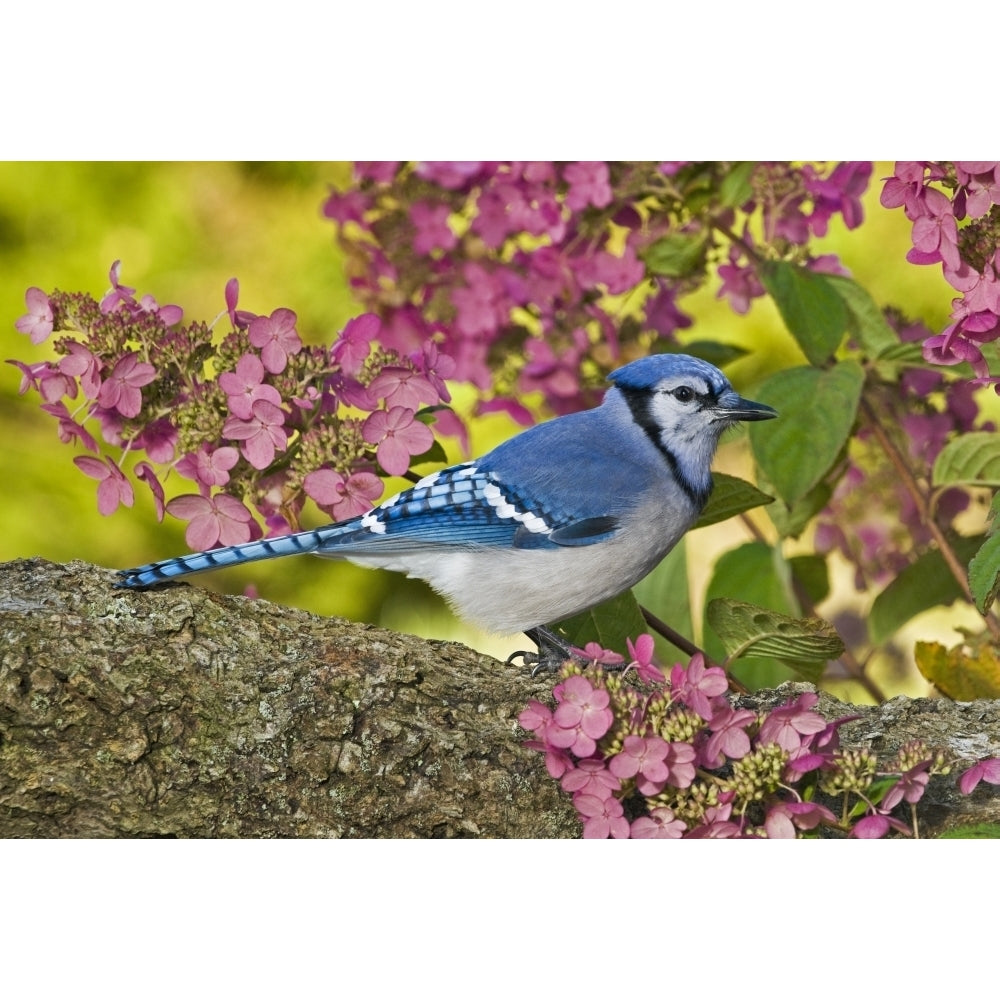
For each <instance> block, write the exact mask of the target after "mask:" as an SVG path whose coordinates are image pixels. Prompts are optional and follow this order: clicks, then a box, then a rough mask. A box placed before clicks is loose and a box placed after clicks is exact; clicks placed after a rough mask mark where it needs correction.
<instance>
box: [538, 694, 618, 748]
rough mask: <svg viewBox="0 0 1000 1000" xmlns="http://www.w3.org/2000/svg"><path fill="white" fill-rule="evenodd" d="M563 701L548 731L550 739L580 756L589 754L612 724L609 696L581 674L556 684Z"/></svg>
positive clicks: (557, 745)
mask: <svg viewBox="0 0 1000 1000" xmlns="http://www.w3.org/2000/svg"><path fill="white" fill-rule="evenodd" d="M555 695H556V698H557V699H559V701H560V704H559V706H558V707H557V708H556V710H555V713H554V714H553V716H552V722H553V724H552V726H550V727H549V728H548V730H547V731H546V739H547V740H548V742H549V743H550V744H551V745H552V746H554V747H556V748H558V749H560V750H569V751H570V752H571V753H573V754H575V755H576V756H577V757H580V758H583V757H589V756H591V755H592V754H593V753H594V751H595V750H596V749H597V743H596V741H597V740H599V739H600V738H601V737H602V736H604V734H605V733H606V732H607V731H608V730H609V729H610V728H611V724H612V723H613V722H614V714H613V713H612V711H611V709H610V708H608V704H609V703H610V700H611V699H610V697H609V696H608V692H607V691H605V690H604V689H603V688H594V687H593V686H592V685H591V683H590V681H588V680H587V679H586V678H585V677H581V676H580V675H578V674H575V675H573V676H572V677H569V678H567V679H566V680H565V681H564V682H563V683H562V684H558V685H557V686H556V688H555Z"/></svg>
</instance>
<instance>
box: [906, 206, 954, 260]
mask: <svg viewBox="0 0 1000 1000" xmlns="http://www.w3.org/2000/svg"><path fill="white" fill-rule="evenodd" d="M924 207H925V209H926V214H925V215H921V216H920V217H919V218H917V219H916V220H915V221H914V223H913V250H911V251H910V252H909V253H908V254H907V255H906V259H907V260H908V261H910V263H912V264H933V263H935V262H937V261H943V262H944V264H945V266H946V267H948V268H949V269H951V270H952V271H957V270H958V267H959V265H960V263H961V259H960V258H959V255H958V224H957V223H956V222H955V216H954V212H953V208H952V204H951V201H950V200H949V199H948V197H947V196H946V195H944V194H942V193H941V192H940V191H938V190H936V189H935V188H927V189H926V192H925V195H924Z"/></svg>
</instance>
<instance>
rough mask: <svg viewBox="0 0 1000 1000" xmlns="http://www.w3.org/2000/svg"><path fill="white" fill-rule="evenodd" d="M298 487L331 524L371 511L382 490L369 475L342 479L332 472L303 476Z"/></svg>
mask: <svg viewBox="0 0 1000 1000" xmlns="http://www.w3.org/2000/svg"><path fill="white" fill-rule="evenodd" d="M302 488H303V489H304V490H305V491H306V493H307V494H308V495H309V496H311V497H312V498H313V500H315V501H316V503H317V504H318V505H319V506H320V507H321V508H322V509H323V510H325V511H327V512H329V514H330V515H331V516H332V517H333V519H334V520H335V521H346V520H347V519H348V518H349V517H354V516H355V515H357V514H363V513H364V512H365V511H367V510H371V508H372V506H373V503H372V501H374V500H377V499H378V498H379V497H380V496H381V495H382V490H383V488H384V487H383V485H382V480H381V479H379V478H378V476H373V475H372V474H371V473H370V472H355V473H353V474H352V475H351V476H350V477H349V478H348V479H346V480H345V479H344V477H343V476H342V475H341V474H340V473H339V472H335V471H334V470H333V469H317V470H316V471H315V472H310V473H309V475H308V476H306V477H305V479H304V480H303V481H302Z"/></svg>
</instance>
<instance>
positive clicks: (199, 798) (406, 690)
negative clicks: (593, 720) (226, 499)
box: [0, 559, 1000, 837]
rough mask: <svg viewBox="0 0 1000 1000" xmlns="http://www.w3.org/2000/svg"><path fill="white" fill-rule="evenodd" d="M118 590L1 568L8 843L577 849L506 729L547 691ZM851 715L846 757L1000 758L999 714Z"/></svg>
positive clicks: (937, 707)
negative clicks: (341, 840)
mask: <svg viewBox="0 0 1000 1000" xmlns="http://www.w3.org/2000/svg"><path fill="white" fill-rule="evenodd" d="M113 579H114V578H113V575H112V573H111V572H109V571H108V570H105V569H101V568H98V567H95V566H89V565H87V564H84V563H71V564H69V565H66V566H63V565H57V564H54V563H49V562H45V561H43V560H40V559H29V560H19V561H16V562H12V563H8V564H4V565H0V836H3V837H111V836H118V837H138V836H178V837H194V836H198V837H290V836H296V837H405V836H410V837H436V836H445V837H453V836H477V837H555V836H576V835H578V833H579V824H578V823H577V821H576V819H575V817H574V814H573V810H572V807H571V805H570V803H569V801H568V799H567V798H566V797H565V796H564V795H563V794H562V793H561V792H559V789H558V787H557V785H556V783H555V782H553V781H552V780H551V779H550V778H549V777H548V775H547V774H546V772H545V768H544V763H543V760H542V757H541V755H540V754H538V753H535V752H533V751H529V750H526V749H524V748H523V746H522V741H523V740H524V739H525V734H524V733H523V732H522V731H521V730H520V729H519V727H518V725H517V715H518V713H519V712H520V711H521V709H522V708H523V707H524V705H525V703H526V701H527V700H528V699H529V698H533V697H535V698H540V699H543V700H544V699H546V698H547V696H548V693H549V690H550V687H551V680H550V679H549V678H547V677H541V678H538V679H534V680H533V679H531V678H530V677H528V676H527V673H526V671H524V670H523V669H522V668H515V667H508V666H504V665H503V664H501V663H498V662H497V661H495V660H493V659H491V658H490V657H487V656H482V655H480V654H478V653H475V652H473V651H472V650H470V649H467V648H465V647H463V646H460V645H456V644H453V643H441V642H429V641H426V640H423V639H418V638H415V637H413V636H406V635H398V634H396V633H392V632H387V631H384V630H381V629H377V628H373V627H369V626H365V625H357V624H353V623H350V622H345V621H342V620H339V619H330V618H321V617H318V616H315V615H310V614H306V613H305V612H301V611H296V610H292V609H289V608H284V607H280V606H278V605H274V604H270V603H268V602H267V601H259V600H258V601H252V600H246V599H243V598H237V597H225V596H220V595H218V594H214V593H211V592H209V591H205V590H201V589H198V588H197V587H191V586H185V585H175V586H170V587H165V588H161V589H158V590H155V591H150V592H147V593H136V592H129V591H120V590H115V589H113V587H112V583H113ZM790 693H791V692H790V691H788V690H784V689H782V690H780V691H778V692H768V693H764V694H760V695H757V696H755V703H756V704H765V703H767V700H768V699H770V703H776V702H778V701H781V700H784V699H785V698H787V697H789V695H790ZM820 708H821V709H822V710H823V711H824V713H825V714H827V715H828V716H829V717H835V716H837V715H843V714H847V713H848V712H850V711H854V710H853V709H851V708H850V707H849V706H844V705H842V704H840V703H839V702H835V701H834V700H833V699H828V698H826V699H825V700H824V702H821V705H820ZM856 711H858V712H860V713H861V714H862V719H861V720H859V721H858V722H855V723H852V724H851V725H850V726H849V727H845V730H844V738H845V742H847V743H851V744H854V745H868V746H873V747H875V748H876V749H877V750H879V751H880V752H888V751H890V750H891V748H892V747H894V746H896V745H898V744H899V743H901V742H903V741H905V740H906V739H910V738H912V737H914V736H921V737H923V738H925V739H927V740H928V741H929V742H932V743H935V744H939V745H943V746H946V747H948V748H949V749H951V750H952V751H953V752H955V753H961V754H963V755H966V756H969V757H981V756H987V755H991V754H998V753H1000V703H997V702H983V701H981V702H973V703H969V704H955V703H952V702H948V701H943V700H942V701H928V700H907V699H901V698H900V699H895V700H893V701H891V702H889V703H888V704H886V705H884V706H881V707H880V708H879V709H865V708H862V709H857V710H856ZM920 816H921V822H922V824H923V830H924V831H925V832H927V833H933V832H935V831H940V830H943V829H946V828H948V827H950V826H954V825H956V824H958V823H961V822H970V821H972V820H977V821H983V820H992V821H994V822H997V821H1000V796H998V795H997V790H996V789H994V788H992V787H990V786H987V787H981V788H980V789H979V790H978V791H977V792H976V793H975V794H974V795H973V796H971V797H970V798H963V797H961V796H959V795H958V794H957V791H956V790H955V781H954V778H950V779H935V780H934V781H932V783H931V787H930V789H929V792H928V795H927V798H926V800H925V803H924V804H922V805H921V809H920Z"/></svg>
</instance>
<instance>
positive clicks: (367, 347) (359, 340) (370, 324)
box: [330, 313, 382, 375]
mask: <svg viewBox="0 0 1000 1000" xmlns="http://www.w3.org/2000/svg"><path fill="white" fill-rule="evenodd" d="M381 327H382V321H381V320H380V319H379V318H378V316H376V315H375V314H374V313H364V314H362V315H361V316H355V317H354V319H351V320H348V322H347V325H346V326H345V327H344V329H343V330H341V331H340V336H339V337H338V338H337V342H336V343H335V344H334V345H333V348H332V349H331V351H330V354H331V357H332V358H333V360H334V361H335V362H336V363H337V364H338V365H340V367H341V369H342V370H343V371H345V372H346V373H347V374H348V375H357V374H358V372H360V371H361V366H362V365H363V364H364V363H365V361H366V360H367V358H368V355H369V354H370V353H371V342H372V341H373V340H374V339H375V338H376V337H377V336H378V334H379V330H380V329H381Z"/></svg>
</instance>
